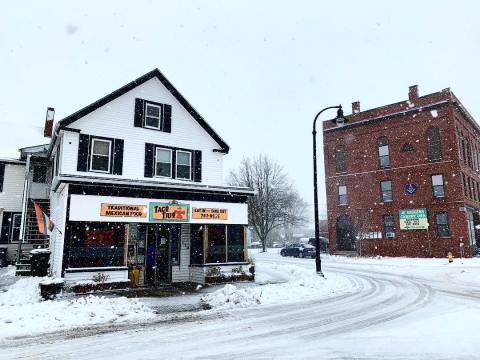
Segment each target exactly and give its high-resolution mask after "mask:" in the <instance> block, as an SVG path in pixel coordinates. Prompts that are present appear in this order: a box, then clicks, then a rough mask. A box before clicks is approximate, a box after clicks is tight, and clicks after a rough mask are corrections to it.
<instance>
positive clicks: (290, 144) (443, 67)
mask: <svg viewBox="0 0 480 360" xmlns="http://www.w3.org/2000/svg"><path fill="white" fill-rule="evenodd" d="M479 13H480V5H478V1H458V0H456V1H439V0H435V1H433V0H432V1H405V0H402V1H398V2H391V1H365V0H363V1H355V0H351V1H329V2H328V3H327V2H322V1H299V0H296V1H290V2H287V1H278V0H277V1H262V2H261V3H260V1H245V0H242V1H183V2H182V3H181V4H180V3H177V2H173V1H128V2H127V1H85V0H82V1H77V2H75V4H73V2H66V1H58V2H56V1H31V2H26V1H9V2H4V3H2V10H1V12H0V44H1V47H0V75H1V77H0V79H1V82H0V95H1V97H0V98H1V100H0V144H1V145H0V157H15V156H17V149H18V148H19V147H22V146H28V145H34V144H38V143H42V142H44V139H43V138H42V137H41V131H42V129H43V122H44V118H45V111H46V107H47V106H53V107H55V109H56V116H55V117H56V120H60V119H62V118H63V117H65V116H67V115H68V114H70V113H72V112H74V111H76V110H78V109H79V108H81V107H83V106H85V105H88V104H89V103H91V102H93V101H95V100H96V99H98V98H100V97H102V96H104V95H106V94H107V93H109V92H111V91H113V90H115V89H117V88H118V87H120V86H122V85H124V84H126V83H128V82H130V81H131V80H133V79H135V78H137V77H139V76H140V75H143V74H144V73H146V72H148V71H150V70H151V69H153V68H156V67H158V68H159V69H160V70H161V71H162V72H163V73H164V75H165V76H166V77H167V78H168V79H169V80H170V81H171V82H172V83H173V84H174V85H175V86H176V87H177V88H178V89H179V91H180V92H181V93H182V94H183V95H184V96H185V97H186V98H187V99H188V101H189V102H190V103H191V104H192V105H193V106H194V107H195V108H196V109H197V110H198V111H199V112H200V114H202V115H203V117H204V118H205V119H206V120H207V121H208V122H209V124H210V125H212V127H213V128H214V129H215V130H216V131H217V132H218V133H219V134H220V135H221V136H222V137H223V138H224V139H225V140H226V142H227V143H228V144H229V145H230V147H231V152H230V154H228V155H227V156H226V158H225V175H227V174H228V172H229V170H230V169H232V168H235V167H237V166H238V164H239V162H240V160H241V158H242V157H243V156H249V155H254V154H259V153H266V154H268V155H270V156H271V157H273V158H274V159H276V160H277V161H278V162H279V163H280V164H281V165H283V166H284V168H285V170H286V171H287V172H288V173H289V175H290V176H291V178H292V179H293V180H294V182H295V184H296V186H297V187H298V189H299V191H300V192H301V194H302V196H303V197H304V198H305V200H306V201H307V202H309V203H313V197H312V195H313V194H312V193H313V190H312V188H313V186H312V160H311V156H312V154H311V152H312V150H311V146H312V139H311V126H312V120H313V117H314V115H315V114H316V112H318V111H319V110H320V109H322V108H323V107H326V106H330V105H336V104H340V103H341V104H343V105H344V107H345V109H346V113H350V111H351V102H352V101H355V100H360V101H361V107H362V110H366V109H368V108H372V107H377V106H381V105H384V104H388V103H391V102H396V101H400V100H405V99H406V98H407V92H408V86H409V85H413V84H418V85H419V91H420V95H422V94H426V93H430V92H435V91H438V90H440V89H443V88H447V87H450V88H451V89H452V90H453V91H454V92H455V94H456V95H457V96H458V97H459V98H460V100H461V101H462V102H463V104H464V105H465V106H466V107H467V109H468V110H469V111H470V113H471V114H472V115H473V116H474V117H475V118H476V119H477V120H478V119H480V102H479V95H478V94H479V91H478V84H479V83H480V75H479V64H480V61H479V60H480V59H479V55H480V25H479V24H478V14H479ZM333 115H334V112H333V113H330V114H325V118H329V117H331V116H333ZM325 118H324V119H325ZM319 136H320V138H319V139H318V140H319V142H320V144H322V142H321V140H322V139H321V132H320V134H319ZM319 158H320V159H322V161H323V153H322V149H321V146H320V149H319ZM319 167H320V169H322V168H323V164H322V162H321V163H319ZM319 181H320V184H321V187H320V203H321V206H322V207H323V208H325V193H324V192H325V190H324V186H323V184H324V178H323V170H322V171H321V174H320V179H319ZM366 186H368V184H366ZM322 213H323V215H325V209H323V210H322Z"/></svg>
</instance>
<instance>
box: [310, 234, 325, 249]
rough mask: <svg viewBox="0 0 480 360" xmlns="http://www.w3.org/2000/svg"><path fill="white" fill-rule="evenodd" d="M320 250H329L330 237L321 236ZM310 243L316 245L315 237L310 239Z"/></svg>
mask: <svg viewBox="0 0 480 360" xmlns="http://www.w3.org/2000/svg"><path fill="white" fill-rule="evenodd" d="M319 238H320V251H322V252H327V251H328V239H327V238H326V237H323V236H320V237H319ZM308 243H309V244H310V245H312V246H313V247H315V246H316V245H315V238H310V239H308Z"/></svg>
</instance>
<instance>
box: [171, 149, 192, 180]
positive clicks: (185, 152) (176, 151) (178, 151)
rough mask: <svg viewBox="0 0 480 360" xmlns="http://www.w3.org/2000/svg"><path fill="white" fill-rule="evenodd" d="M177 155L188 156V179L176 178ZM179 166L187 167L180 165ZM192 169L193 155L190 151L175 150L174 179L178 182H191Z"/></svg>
mask: <svg viewBox="0 0 480 360" xmlns="http://www.w3.org/2000/svg"><path fill="white" fill-rule="evenodd" d="M178 153H184V154H188V155H189V156H190V164H189V165H188V166H189V167H190V171H189V172H188V176H189V177H188V178H183V177H179V176H178ZM180 166H187V165H183V164H180ZM192 169H193V154H192V151H188V150H175V179H178V180H187V181H192V180H193V179H192Z"/></svg>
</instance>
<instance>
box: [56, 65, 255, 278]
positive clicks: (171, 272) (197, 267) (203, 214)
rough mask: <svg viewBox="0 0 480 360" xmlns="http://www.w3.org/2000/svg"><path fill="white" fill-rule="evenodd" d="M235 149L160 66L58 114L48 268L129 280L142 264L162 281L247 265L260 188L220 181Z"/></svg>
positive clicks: (147, 275)
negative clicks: (251, 212)
mask: <svg viewBox="0 0 480 360" xmlns="http://www.w3.org/2000/svg"><path fill="white" fill-rule="evenodd" d="M50 126H51V124H50ZM228 152H229V147H228V145H227V144H226V143H225V141H224V140H223V139H222V138H221V137H220V136H219V135H218V134H217V133H216V132H215V131H214V130H213V129H212V128H211V127H210V126H209V125H208V124H207V122H206V121H205V120H204V119H203V118H202V117H201V116H200V115H199V114H198V112H197V111H196V110H195V109H194V108H193V107H192V106H191V105H190V104H189V103H188V101H187V100H186V99H185V98H184V97H183V96H182V95H181V94H180V93H179V92H178V90H177V89H175V87H174V86H173V85H172V84H171V83H170V82H169V81H168V80H167V79H166V78H165V77H164V76H163V75H162V74H161V72H160V71H159V70H158V69H155V70H153V71H151V72H149V73H147V74H145V75H144V76H142V77H140V78H138V79H136V80H135V81H133V82H131V83H129V84H127V85H125V86H123V87H122V88H120V89H118V90H116V91H114V92H112V93H111V94H109V95H107V96H105V97H103V98H101V99H99V100H97V101H96V102H94V103H93V104H91V105H89V106H87V107H85V108H83V109H81V110H79V111H77V112H75V113H74V114H72V115H70V116H67V117H66V118H64V119H62V120H60V121H59V122H58V123H57V124H56V125H55V127H54V129H53V134H52V140H51V143H50V146H49V149H48V157H49V161H50V164H52V165H51V167H52V174H53V175H52V182H51V192H50V211H51V219H52V221H53V222H54V223H55V224H56V226H57V230H56V231H54V233H53V234H52V235H51V237H50V244H49V247H50V250H51V251H52V255H51V260H50V264H51V272H52V273H53V274H54V275H55V276H62V277H64V278H65V280H66V281H67V282H76V281H80V280H91V279H92V278H93V277H94V276H98V274H103V275H104V278H108V279H109V280H126V279H127V276H128V271H127V270H128V268H129V267H130V268H132V267H136V268H138V269H139V270H140V273H141V282H142V283H145V284H158V283H170V282H186V281H191V282H197V283H204V282H205V281H207V280H208V277H209V275H214V274H217V275H218V272H219V271H220V272H222V273H223V274H224V275H225V276H227V277H228V275H229V274H232V271H233V272H235V273H238V272H242V271H247V268H248V267H247V262H246V260H247V259H246V246H245V242H246V225H247V223H248V216H247V199H248V197H249V196H251V195H252V194H253V192H252V191H251V189H247V188H233V187H228V186H225V185H224V184H223V157H224V156H225V155H226V154H227V153H228Z"/></svg>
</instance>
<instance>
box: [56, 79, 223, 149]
mask: <svg viewBox="0 0 480 360" xmlns="http://www.w3.org/2000/svg"><path fill="white" fill-rule="evenodd" d="M154 77H156V78H157V79H158V80H160V82H161V83H162V84H163V86H165V87H166V88H167V90H168V91H170V93H171V94H172V95H173V96H174V97H175V99H177V100H178V102H179V103H180V104H181V105H182V106H183V107H184V108H185V109H187V111H188V113H189V114H190V115H191V116H192V117H193V118H194V119H195V120H196V121H197V122H198V123H199V124H200V126H201V127H202V128H203V129H204V130H205V131H206V132H207V133H208V134H209V135H210V136H211V137H212V138H213V139H214V140H215V141H216V142H217V143H218V145H219V146H220V148H221V149H218V150H217V151H218V152H222V153H225V154H227V153H228V151H229V150H230V147H229V146H228V145H227V143H226V142H225V141H224V140H223V139H222V138H221V137H220V136H219V135H218V134H217V133H216V132H215V130H213V129H212V127H210V125H208V123H207V122H206V121H205V119H204V118H203V117H202V116H201V115H200V114H199V113H198V112H197V111H196V110H195V109H194V108H193V106H192V105H190V103H189V102H188V101H187V100H186V99H185V98H184V97H183V96H182V94H180V92H179V91H178V90H177V89H176V88H175V87H174V86H173V84H172V83H171V82H170V81H168V79H167V78H166V77H165V76H164V75H163V74H162V73H161V72H160V70H158V69H153V70H152V71H150V72H148V73H146V74H145V75H143V76H140V77H139V78H138V79H136V80H133V81H132V82H130V83H128V84H126V85H124V86H122V87H121V88H119V89H117V90H115V91H114V92H112V93H110V94H108V95H106V96H104V97H103V98H101V99H98V100H97V101H95V102H93V103H91V104H90V105H88V106H85V107H84V108H83V109H80V110H78V111H77V112H74V113H73V114H71V115H69V116H67V117H65V118H63V119H62V120H60V121H59V122H58V123H57V125H56V129H55V130H56V131H55V132H57V131H58V130H61V129H64V128H66V127H68V125H70V124H71V123H73V122H74V121H77V120H78V119H80V118H82V117H84V116H85V115H87V114H89V113H91V112H92V111H94V110H96V109H98V108H99V107H101V106H103V105H105V104H107V103H109V102H111V101H112V100H115V99H116V98H118V97H119V96H121V95H123V94H125V93H127V92H128V91H130V90H132V89H134V88H136V87H137V86H139V85H141V84H143V83H145V82H147V81H148V80H150V79H153V78H154Z"/></svg>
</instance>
